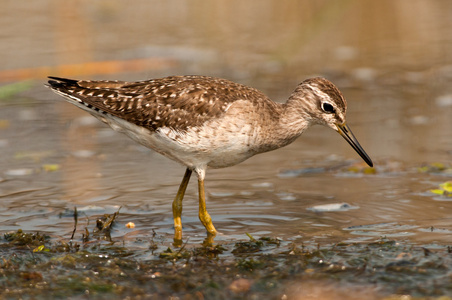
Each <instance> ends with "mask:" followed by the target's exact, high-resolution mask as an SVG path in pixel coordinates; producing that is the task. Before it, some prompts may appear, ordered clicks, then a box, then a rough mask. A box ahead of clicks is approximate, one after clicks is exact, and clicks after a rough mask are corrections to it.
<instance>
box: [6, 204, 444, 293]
mask: <svg viewBox="0 0 452 300" xmlns="http://www.w3.org/2000/svg"><path fill="white" fill-rule="evenodd" d="M118 213H119V212H116V213H115V214H112V215H105V216H103V217H101V218H99V219H98V220H97V222H96V225H95V226H94V228H92V229H91V230H88V229H85V233H84V234H83V236H82V237H81V238H77V237H76V238H75V239H71V240H69V241H64V240H61V239H55V238H51V237H49V236H46V235H43V234H40V233H25V232H23V231H22V230H18V231H16V232H11V233H7V234H5V235H4V236H3V238H2V239H1V243H0V253H1V261H0V297H2V298H25V299H26V298H33V299H44V298H45V299H48V298H49V297H52V298H66V296H68V295H71V296H74V297H81V296H89V297H90V298H106V297H112V298H121V299H122V298H140V299H148V298H149V299H162V298H169V297H179V299H262V298H265V299H292V298H298V299H303V297H304V296H306V295H307V293H309V294H311V295H312V294H313V293H314V294H319V293H320V294H319V297H330V298H331V297H332V298H331V299H333V298H334V299H338V298H339V299H340V298H343V299H359V297H364V295H365V297H366V299H377V298H378V299H381V298H386V299H402V298H401V297H402V295H411V296H413V297H414V298H410V299H427V297H433V298H428V299H434V297H439V296H444V295H448V294H449V295H450V294H451V293H452V279H451V277H450V272H451V266H452V250H451V248H450V247H449V248H448V247H440V248H436V249H427V248H422V247H416V246H410V245H405V244H402V243H398V242H396V241H393V240H388V239H385V238H381V239H380V240H378V241H376V242H372V243H366V244H364V243H339V244H334V245H323V246H321V245H304V244H298V243H294V242H288V241H283V240H281V239H278V238H272V237H260V238H256V237H253V236H251V235H248V241H240V242H231V243H222V244H216V245H212V244H210V245H208V244H204V245H193V244H189V243H188V242H186V243H185V244H183V245H182V246H181V247H178V248H177V247H174V246H173V245H172V244H170V243H165V242H162V241H164V238H163V239H162V237H159V236H157V235H155V234H154V236H153V237H152V238H151V239H149V240H140V241H137V242H139V243H141V244H142V245H143V246H144V248H146V250H145V251H146V252H148V253H149V252H150V253H152V255H151V256H148V257H147V259H143V258H141V257H140V251H139V250H136V249H134V248H133V247H128V246H127V243H125V242H124V241H120V240H116V241H114V240H112V239H111V237H110V230H111V228H112V224H113V223H114V220H115V218H116V216H117V215H118ZM76 216H77V214H76V213H75V214H74V217H75V218H74V219H75V220H76V219H77V218H76ZM141 252H142V251H141ZM319 287H321V288H319ZM344 288H345V290H344ZM346 291H347V292H346ZM322 293H326V294H322ZM348 293H352V294H354V295H356V297H357V298H353V297H352V298H350V297H348V296H350V294H348ZM322 295H323V296H322ZM347 295H348V296H347ZM397 295H399V296H400V297H399V296H397ZM403 299H405V298H403ZM438 299H439V298H438ZM441 299H451V298H448V297H442V298H441Z"/></svg>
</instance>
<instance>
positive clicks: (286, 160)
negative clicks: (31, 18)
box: [0, 85, 452, 244]
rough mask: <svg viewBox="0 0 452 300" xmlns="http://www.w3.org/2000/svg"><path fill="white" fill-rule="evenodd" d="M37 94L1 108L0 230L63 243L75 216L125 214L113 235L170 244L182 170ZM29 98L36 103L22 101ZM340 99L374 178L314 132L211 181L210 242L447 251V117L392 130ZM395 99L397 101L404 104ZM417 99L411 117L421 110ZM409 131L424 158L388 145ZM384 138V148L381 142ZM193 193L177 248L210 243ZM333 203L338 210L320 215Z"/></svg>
mask: <svg viewBox="0 0 452 300" xmlns="http://www.w3.org/2000/svg"><path fill="white" fill-rule="evenodd" d="M426 88H427V87H426ZM41 90H42V87H41V86H39V85H36V86H34V87H33V88H32V89H31V90H30V91H29V92H27V95H25V96H22V97H21V100H20V102H18V103H16V102H7V103H6V104H5V105H4V106H3V108H2V110H1V112H0V119H1V120H6V121H7V124H8V125H7V126H6V127H5V128H3V129H2V133H3V135H2V141H3V145H2V148H3V149H2V150H3V154H4V155H3V156H2V167H3V181H2V182H1V195H0V197H1V198H2V209H1V211H0V224H1V228H2V230H4V231H10V230H17V229H19V228H21V229H23V230H39V231H44V232H47V233H51V234H52V235H55V236H60V237H64V236H67V235H68V234H69V233H70V232H72V228H73V213H72V211H73V209H74V207H77V209H78V211H79V212H80V213H81V214H82V215H81V216H83V215H86V216H92V215H102V214H104V213H112V212H114V211H116V210H118V209H119V207H121V209H120V213H121V214H120V217H119V218H118V219H117V222H118V225H117V230H118V231H117V232H116V233H114V234H115V235H116V236H123V235H126V236H127V235H130V236H132V237H133V238H135V237H136V236H137V235H138V236H149V235H151V234H152V230H154V231H155V232H157V233H159V234H168V235H169V236H170V235H171V233H172V212H171V201H172V198H173V197H174V195H175V193H176V191H177V188H178V185H179V183H180V180H181V178H182V175H183V172H184V168H183V167H182V166H179V165H178V164H176V163H174V162H172V161H170V160H168V159H166V158H164V157H162V156H160V155H159V154H157V153H155V152H152V151H150V150H148V149H146V148H144V147H141V146H139V145H136V144H135V143H134V142H132V141H130V140H129V139H128V138H127V137H125V136H123V135H121V134H118V133H116V132H114V131H112V130H111V129H110V128H108V127H106V126H104V125H103V124H101V123H100V122H98V121H97V120H96V119H94V118H93V117H91V116H89V115H87V114H85V113H83V112H79V111H78V110H77V109H76V108H73V107H72V106H70V105H68V104H67V103H65V102H63V101H58V98H57V97H55V96H53V95H52V94H51V92H50V91H41ZM34 91H37V92H36V93H37V95H39V96H38V97H36V98H38V99H36V98H35V97H34V96H28V94H30V95H33V94H34V93H35V92H34ZM38 91H39V92H38ZM343 91H344V93H345V95H350V97H348V99H349V100H348V101H349V103H350V109H349V113H348V119H349V124H350V125H351V127H352V129H353V130H354V132H355V135H356V136H357V137H358V138H359V140H360V142H361V143H362V145H363V146H364V147H365V149H366V151H368V153H369V155H370V156H371V157H372V158H373V159H374V161H375V170H372V169H369V168H366V167H365V165H364V163H363V162H361V161H360V158H359V157H358V156H357V155H356V154H355V153H354V152H353V150H352V149H349V147H348V145H347V143H345V141H343V140H342V138H340V137H339V135H337V134H336V133H334V132H332V131H330V130H329V129H326V128H322V127H314V128H312V129H311V130H309V131H308V132H306V134H304V135H303V136H302V137H301V138H299V139H298V140H297V141H296V142H294V143H293V144H292V145H290V146H288V147H286V148H283V149H280V150H278V151H273V152H270V153H266V154H262V155H258V156H256V157H253V158H251V159H249V160H248V161H246V162H244V163H242V164H240V165H238V166H234V167H231V168H226V169H219V170H209V171H208V173H207V180H206V189H207V193H208V211H209V212H210V214H211V215H212V217H213V221H214V224H215V225H216V227H217V229H218V230H219V232H220V234H219V236H218V237H217V238H216V240H217V241H222V240H226V241H227V240H235V239H243V238H244V237H245V236H244V234H245V233H250V234H252V235H255V236H275V237H281V238H284V239H289V240H290V239H294V240H298V239H302V240H304V241H312V242H316V243H317V242H321V243H331V242H337V241H372V240H375V239H377V238H379V237H381V236H386V237H392V238H399V239H402V240H409V241H412V242H415V243H424V244H425V243H427V244H428V243H433V244H436V243H439V244H448V243H450V237H451V231H452V228H451V227H450V221H451V216H452V206H451V205H450V201H452V200H451V199H450V198H448V197H440V196H435V195H434V194H431V193H430V192H429V191H430V190H431V189H436V188H437V187H438V185H439V184H440V183H442V182H445V181H448V180H450V178H451V177H452V174H451V169H450V168H451V166H450V164H449V165H448V160H449V158H450V155H451V154H450V152H448V151H447V148H446V151H445V150H443V148H442V147H443V145H451V144H452V138H451V135H450V134H444V132H443V134H441V130H436V128H438V127H437V126H438V122H440V121H441V120H447V115H449V114H450V112H449V110H450V109H451V107H446V108H445V109H443V108H441V107H433V108H430V111H425V112H424V114H423V117H424V118H425V119H427V120H432V121H430V122H426V123H423V124H412V123H409V122H407V123H405V122H400V123H399V124H398V125H397V126H395V125H394V124H393V122H385V121H381V120H376V119H377V117H375V115H378V114H380V115H385V114H384V113H383V112H381V113H379V111H378V109H379V107H380V106H377V105H375V104H373V102H372V100H367V101H368V105H366V106H365V107H362V106H361V105H360V104H359V102H358V101H355V98H354V97H356V94H357V92H356V91H351V93H349V90H348V89H344V90H343ZM366 93H370V92H369V91H360V96H361V98H367V97H366ZM374 93H375V92H372V94H374ZM394 94H395V92H394ZM395 97H397V98H400V101H402V100H403V98H402V97H403V95H399V96H395ZM414 100H415V99H413V102H411V106H412V107H411V110H414V109H417V108H416V107H415V105H416V103H415V102H414ZM376 101H380V100H379V99H378V100H376ZM355 104H356V105H355ZM373 108H375V109H373ZM371 110H377V111H376V112H374V113H371V112H370V111H371ZM362 115H369V118H365V119H367V121H361V122H360V121H359V119H360V116H361V118H362ZM384 117H385V118H389V116H388V115H387V114H386V115H385V116H384ZM405 118H406V119H409V118H410V114H408V115H407V116H402V119H405ZM355 120H356V122H355ZM391 120H393V119H392V118H391ZM433 120H434V121H433ZM439 125H440V126H444V125H442V124H441V123H440V124H439ZM394 127H395V129H394ZM400 127H401V128H400ZM413 127H415V128H416V130H415V129H414V128H413ZM430 127H432V128H430ZM410 130H411V131H416V132H418V134H417V135H416V136H415V137H414V138H415V139H416V140H418V141H429V140H431V141H433V140H435V139H436V141H437V142H436V143H433V142H432V143H431V144H430V145H429V146H428V147H427V146H426V144H425V143H420V144H414V143H412V142H410V141H406V140H399V141H398V142H395V141H396V136H397V135H398V133H397V132H398V131H399V132H408V131H410ZM367 132H372V134H366V133H367ZM383 132H385V133H383ZM422 132H425V133H426V136H422V135H421V134H420V133H422ZM394 133H395V134H394ZM432 134H436V136H433V137H432V136H431V135H432ZM380 135H381V136H383V137H384V143H383V142H380V143H379V142H378V140H377V137H378V136H380ZM391 140H392V141H391ZM382 144H384V146H382ZM388 148H390V149H393V150H392V151H391V150H389V151H388ZM385 152H389V153H391V152H393V153H394V155H391V156H389V155H388V154H386V153H385ZM398 152H400V155H397V153H398ZM401 154H403V156H401ZM435 162H442V163H443V164H445V170H443V171H439V172H438V173H432V172H422V171H421V167H423V166H424V165H426V164H427V165H428V164H429V163H435ZM52 166H53V167H52ZM192 181H193V182H196V179H195V180H193V178H192ZM193 182H192V183H191V184H190V185H189V188H188V190H187V194H186V198H185V200H184V211H183V218H182V222H183V225H184V237H190V239H191V240H192V241H196V240H198V239H200V238H203V236H204V235H205V234H204V229H203V227H202V225H201V224H200V222H199V220H198V218H197V190H196V184H194V183H193ZM343 203H345V206H344V205H342V207H341V206H340V204H343ZM334 204H337V205H339V208H337V207H334V206H333V207H332V208H331V207H328V206H327V207H326V208H324V207H322V205H334ZM81 220H83V217H81ZM129 221H130V222H134V223H135V224H136V227H135V228H134V229H133V230H132V229H125V228H124V224H126V223H128V222H129ZM82 223H83V221H82ZM82 223H81V224H82ZM79 229H80V230H82V229H83V227H80V228H79Z"/></svg>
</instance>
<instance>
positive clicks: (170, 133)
mask: <svg viewBox="0 0 452 300" xmlns="http://www.w3.org/2000/svg"><path fill="white" fill-rule="evenodd" d="M227 119H228V118H223V119H222V120H221V122H217V121H211V122H207V123H206V124H205V125H204V126H201V127H196V128H189V129H188V130H187V131H185V132H177V131H174V130H172V129H170V128H168V127H162V128H159V129H158V130H157V131H155V132H152V131H150V130H148V129H145V128H143V127H140V126H137V125H134V124H132V123H129V122H126V121H124V120H122V119H120V118H116V117H110V116H109V118H108V119H104V118H102V121H103V122H105V123H107V124H109V125H110V126H111V127H112V128H113V129H114V130H115V131H118V132H122V133H125V134H126V135H128V136H129V137H130V138H132V139H133V140H135V141H136V142H138V143H140V144H142V145H144V146H146V147H148V148H151V149H153V150H155V151H156V152H158V153H160V154H162V155H164V156H166V157H169V158H171V159H173V160H175V161H178V162H179V163H181V164H183V165H185V166H187V167H189V168H192V169H205V168H206V167H207V166H208V167H212V168H224V167H228V166H232V165H235V164H238V163H240V162H242V161H244V160H246V159H248V158H250V157H251V156H253V155H254V154H255V153H253V152H252V151H251V150H250V144H251V143H252V141H253V136H254V134H253V129H252V128H251V126H250V125H249V124H240V125H239V124H237V123H234V122H232V120H227ZM235 121H237V120H235Z"/></svg>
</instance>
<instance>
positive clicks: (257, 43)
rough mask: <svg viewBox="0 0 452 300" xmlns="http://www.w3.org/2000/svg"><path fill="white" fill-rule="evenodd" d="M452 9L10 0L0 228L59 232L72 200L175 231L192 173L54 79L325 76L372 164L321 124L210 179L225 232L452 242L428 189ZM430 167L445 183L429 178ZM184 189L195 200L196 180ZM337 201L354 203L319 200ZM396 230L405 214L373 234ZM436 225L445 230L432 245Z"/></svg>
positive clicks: (451, 121) (282, 84)
mask: <svg viewBox="0 0 452 300" xmlns="http://www.w3.org/2000/svg"><path fill="white" fill-rule="evenodd" d="M451 13H452V2H451V1H447V0H444V1H441V0H435V1H424V0H412V1H403V0H383V1H370V0H368V1H357V0H342V1H326V0H325V1H312V0H301V1H280V0H259V1H237V0H218V1H208V2H206V1H200V0H191V1H177V0H169V1H149V0H135V1H114V0H109V1H106V0H98V1H56V0H36V1H27V2H24V1H8V0H6V1H1V3H0V100H1V103H0V105H1V106H0V147H1V151H2V156H1V157H0V164H1V165H0V166H1V168H2V169H1V170H0V171H1V173H0V174H3V175H1V176H2V180H3V181H2V182H0V188H1V193H2V194H1V195H0V197H1V198H2V199H3V201H2V207H3V208H1V209H0V224H1V226H2V227H1V228H2V230H15V229H17V228H23V229H27V228H36V227H38V228H41V229H42V230H48V231H50V232H52V233H53V234H61V235H64V234H66V232H61V230H63V231H64V230H67V232H70V231H71V229H72V227H71V226H72V220H71V219H70V218H69V217H68V218H67V220H65V219H64V218H63V219H61V216H65V214H66V215H67V216H69V215H70V213H69V210H70V209H72V208H73V207H74V206H80V208H83V207H86V210H87V211H94V212H104V210H105V209H107V207H109V205H110V206H114V205H118V206H119V205H120V206H123V207H124V208H123V209H122V212H123V215H124V216H129V218H130V219H133V220H135V221H136V222H137V224H139V226H138V228H137V230H136V231H135V233H133V234H136V232H140V231H139V230H142V231H141V232H142V234H145V232H149V230H150V229H151V228H152V229H156V230H160V232H163V233H165V232H167V233H170V232H171V231H172V229H171V222H172V216H171V205H170V201H171V200H172V198H173V196H174V195H175V193H176V191H177V186H178V184H179V182H180V180H181V178H182V175H183V172H184V169H183V167H181V166H178V165H177V164H175V163H173V162H171V161H168V160H166V159H165V158H163V157H161V156H159V155H157V154H155V153H153V152H150V151H147V149H144V148H143V147H140V146H138V145H134V144H132V143H131V142H130V141H129V140H128V139H127V138H126V137H123V136H122V135H119V134H115V133H114V132H113V131H111V130H110V129H109V128H106V127H105V126H104V125H102V124H100V123H99V122H97V121H96V120H94V119H93V118H91V117H90V116H89V115H88V114H86V113H84V112H82V111H80V110H78V109H77V108H75V107H72V106H71V105H69V104H67V103H65V102H64V101H61V99H59V98H58V96H56V95H54V94H52V93H51V91H50V90H48V89H45V88H44V87H43V84H44V83H45V81H46V80H45V78H46V76H48V75H53V76H61V77H71V78H80V79H120V80H127V81H134V80H144V79H149V78H156V77H163V76H168V75H185V74H201V75H211V76H218V77H224V78H227V79H230V80H233V81H237V82H240V83H243V84H247V85H250V86H253V87H256V88H258V89H260V90H262V91H263V92H264V93H266V94H267V95H268V96H269V97H270V98H272V99H274V100H275V101H280V102H281V101H285V100H286V99H287V98H288V96H289V95H290V93H291V92H292V91H293V89H294V88H295V86H296V85H297V84H298V83H299V82H301V81H302V80H304V79H306V78H308V77H311V76H319V75H320V76H325V77H327V78H328V79H330V80H331V81H333V82H334V83H335V84H336V85H337V86H338V87H339V88H340V89H341V90H342V91H343V93H344V95H345V97H346V98H347V100H348V105H349V110H348V123H349V125H350V126H351V128H352V129H353V130H354V133H355V135H356V136H357V138H358V139H359V140H360V142H361V144H362V145H363V147H364V148H365V149H366V151H367V152H368V154H369V155H370V156H371V157H372V159H373V160H374V161H375V165H376V169H375V170H373V171H369V172H368V173H372V174H367V173H365V172H364V173H363V172H361V170H363V168H364V167H363V166H362V165H358V167H356V169H357V170H358V172H357V174H356V173H353V172H351V171H350V169H346V170H345V171H342V170H343V169H341V166H344V165H345V166H347V165H349V162H350V160H352V161H353V163H355V162H356V163H358V162H359V157H357V155H356V154H355V153H354V152H353V150H352V149H351V148H349V146H348V145H347V143H345V142H344V141H343V140H342V139H341V138H340V137H339V136H338V135H337V134H336V133H334V132H332V131H329V130H327V129H325V128H320V127H319V128H317V127H316V128H313V129H312V130H310V131H309V132H307V133H306V134H305V135H304V136H302V137H301V138H300V139H298V140H297V141H296V142H295V143H294V144H293V145H291V146H289V147H287V148H284V149H281V150H280V151H275V152H272V153H268V154H265V155H262V156H258V157H255V158H252V159H250V160H249V161H247V162H245V163H244V164H242V165H239V166H235V167H232V168H229V169H225V170H213V171H211V172H209V173H208V175H207V183H206V184H207V191H208V192H209V195H210V198H211V199H210V202H209V204H208V207H210V209H209V211H210V213H211V215H212V216H213V220H214V223H215V222H218V225H217V228H218V229H219V230H220V232H221V231H222V229H223V231H225V232H226V233H229V236H234V234H238V235H239V234H243V233H244V232H245V231H247V232H255V233H262V234H275V235H284V234H287V235H290V236H292V237H293V236H294V235H300V236H303V237H309V238H312V239H314V240H315V239H319V238H327V239H330V238H333V237H336V236H340V237H341V238H345V237H348V236H349V235H350V232H352V234H355V235H357V236H360V238H362V239H366V238H367V235H370V236H371V237H375V236H379V235H382V234H396V235H397V234H398V235H402V236H405V235H406V236H413V239H419V240H422V241H429V242H431V241H437V240H440V241H441V240H443V239H444V237H447V236H449V237H450V234H451V232H452V231H451V228H450V225H446V224H450V221H451V220H450V218H451V215H452V209H451V207H450V202H447V201H444V199H443V198H441V199H439V200H438V199H437V200H438V201H437V200H435V199H433V198H434V197H433V196H432V195H428V194H427V196H426V195H425V193H427V192H428V191H429V190H430V189H433V188H435V187H437V186H438V184H440V183H442V182H444V181H446V180H450V177H448V176H450V172H449V171H448V170H450V169H449V166H450V165H449V164H450V162H451V161H452V85H451V84H450V82H451V80H452V18H451ZM143 162H145V163H143ZM432 164H433V165H434V164H436V165H437V166H442V167H438V170H439V171H438V172H440V174H439V175H438V174H437V173H435V172H433V173H434V174H433V175H432V173H428V174H423V173H422V174H421V173H419V172H418V171H417V170H419V169H421V168H427V169H424V170H427V172H428V171H429V170H430V169H429V168H430V167H429V166H431V165H432ZM319 166H320V171H319V172H317V171H315V170H319ZM332 166H333V167H332ZM426 166H427V167H426ZM310 168H311V169H310ZM316 168H317V169H316ZM322 168H323V169H322ZM285 170H295V171H296V172H295V174H296V175H291V174H292V173H287V172H285ZM313 170H314V171H313ZM338 170H339V171H338ZM353 170H354V169H353ZM353 170H352V171H353ZM435 170H436V169H435ZM297 172H298V173H297ZM366 172H367V171H366ZM373 172H376V173H375V174H374V173H373ZM288 174H289V175H288ZM304 174H307V175H304ZM350 174H351V175H350ZM432 176H433V177H432ZM435 176H439V177H435ZM299 177H303V178H299ZM448 178H449V179H448ZM188 193H189V194H190V195H189V197H191V198H195V199H196V189H195V185H193V186H191V187H190V189H189V192H188ZM186 201H187V205H188V206H187V209H186V210H185V211H184V215H185V216H186V217H185V219H183V222H184V224H186V225H187V227H188V230H189V232H190V230H193V232H197V233H199V234H201V233H203V231H202V227H201V225H200V224H199V221H197V215H196V214H197V213H196V211H197V209H196V201H194V200H193V199H191V200H186ZM330 202H333V203H342V202H346V203H348V204H350V205H351V206H352V207H353V208H359V209H355V210H353V209H351V210H346V212H332V213H331V214H328V213H324V212H320V213H319V212H315V210H314V212H313V210H309V208H312V207H313V206H315V205H317V204H328V203H330ZM93 207H94V208H93ZM96 209H98V210H96ZM426 212H428V215H426ZM216 220H217V221H216ZM395 220H397V221H395ZM65 222H66V223H67V227H65V229H61V228H62V224H64V223H65ZM159 222H160V223H159ZM385 222H395V223H390V224H392V225H389V227H384V226H383V227H381V226H380V227H372V226H373V225H375V224H382V223H385ZM56 224H59V225H58V226H57V225H56ZM215 224H217V223H215ZM220 224H221V225H220ZM385 224H386V223H385ZM354 226H371V227H368V228H371V229H370V231H373V233H371V234H368V233H365V232H364V231H365V230H364V231H362V230H361V231H359V232H358V231H356V230H353V228H355V227H354ZM375 226H376V225H375ZM431 226H437V227H438V226H439V227H441V228H443V231H442V232H441V233H439V235H435V236H433V237H432V236H431V235H430V232H429V231H428V230H426V228H430V227H431ZM63 227H64V226H63ZM319 228H322V230H323V231H321V230H320V229H319ZM324 228H326V229H324ZM377 228H378V229H377ZM381 228H383V229H381ZM380 229H381V230H383V232H380V231H379V230H380ZM253 230H254V231H253ZM319 230H320V231H319ZM385 230H386V231H385ZM375 232H376V233H375ZM120 234H122V235H127V234H132V233H130V232H125V231H124V232H121V233H120ZM133 234H132V235H133ZM427 234H428V236H426V235H427Z"/></svg>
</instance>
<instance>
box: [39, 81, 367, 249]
mask: <svg viewBox="0 0 452 300" xmlns="http://www.w3.org/2000/svg"><path fill="white" fill-rule="evenodd" d="M49 78H50V80H49V81H48V83H49V84H48V87H50V88H51V89H52V90H53V91H54V92H55V93H57V94H59V95H61V96H63V97H64V98H65V99H66V100H67V101H68V102H70V103H72V104H74V105H75V106H77V107H79V108H81V109H83V110H86V111H87V112H89V113H90V114H92V115H93V116H95V117H96V118H98V119H99V120H101V121H102V122H104V123H107V124H108V125H110V126H111V128H113V129H114V130H116V131H119V132H123V133H125V134H126V135H128V136H129V137H130V138H132V139H133V140H135V141H136V142H138V143H140V144H142V145H144V146H146V147H148V148H151V149H153V150H155V151H157V152H158V153H160V154H162V155H164V156H166V157H168V158H170V159H172V160H175V161H177V162H179V163H181V164H182V165H184V166H186V167H187V169H186V171H185V175H184V177H183V179H182V183H181V184H180V186H179V190H178V192H177V194H176V197H175V199H174V201H173V217H174V231H175V235H174V238H175V240H181V238H182V222H181V214H182V200H183V198H184V194H185V190H186V188H187V185H188V181H189V179H190V176H191V174H192V172H193V171H194V172H195V173H196V175H197V176H198V190H199V219H200V220H201V222H202V224H203V225H204V227H205V228H206V230H207V232H208V234H209V235H211V236H215V235H216V232H217V231H216V229H215V227H214V226H213V224H212V220H211V217H210V215H209V214H208V213H207V210H206V197H205V190H204V178H205V175H206V169H207V168H208V167H211V168H224V167H229V166H233V165H236V164H238V163H240V162H242V161H244V160H246V159H248V158H250V157H251V156H253V155H256V154H259V153H263V152H267V151H271V150H275V149H278V148H281V147H284V146H286V145H288V144H290V143H292V142H293V141H294V140H295V139H296V138H297V137H299V136H300V135H301V134H302V133H303V132H304V131H305V130H306V129H308V128H309V127H310V126H311V125H315V124H321V125H325V126H327V127H330V128H332V129H333V130H335V131H337V132H338V133H339V134H340V135H342V136H343V137H344V138H345V140H346V141H347V142H348V143H349V144H350V145H351V146H352V147H353V149H355V150H356V152H358V154H359V155H360V156H361V157H362V158H363V159H364V161H365V162H366V163H367V164H368V165H369V166H372V165H373V164H372V161H371V159H370V157H369V156H368V155H367V154H366V152H365V151H364V149H363V148H362V147H361V145H360V144H359V142H358V140H357V139H356V138H355V136H354V135H353V133H352V131H351V130H350V128H349V127H348V126H347V125H346V122H345V114H346V110H347V102H346V101H345V98H344V97H343V95H342V93H341V92H340V91H339V89H338V88H337V87H336V86H335V85H334V84H333V83H331V82H330V81H328V80H327V79H324V78H320V77H317V78H310V79H307V80H305V81H303V82H302V83H300V84H299V85H298V86H297V88H296V89H295V91H294V92H293V93H292V94H291V95H290V97H289V99H288V100H287V102H286V103H283V104H281V103H276V102H273V101H272V100H270V99H269V98H268V97H267V96H265V95H264V94H263V93H262V92H260V91H258V90H256V89H254V88H251V87H248V86H245V85H242V84H238V83H235V82H231V81H229V80H226V79H220V78H213V77H206V76H170V77H165V78H160V79H152V80H146V81H138V82H125V81H90V80H73V79H65V78H58V77H49Z"/></svg>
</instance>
